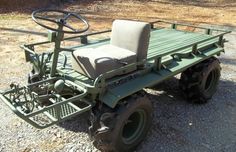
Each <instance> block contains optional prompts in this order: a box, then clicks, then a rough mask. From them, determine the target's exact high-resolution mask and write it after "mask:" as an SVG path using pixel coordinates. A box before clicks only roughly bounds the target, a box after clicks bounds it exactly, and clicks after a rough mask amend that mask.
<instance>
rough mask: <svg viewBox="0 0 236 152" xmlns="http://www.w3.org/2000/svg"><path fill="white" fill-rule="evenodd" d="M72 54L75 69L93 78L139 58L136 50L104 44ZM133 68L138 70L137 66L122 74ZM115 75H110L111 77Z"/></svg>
mask: <svg viewBox="0 0 236 152" xmlns="http://www.w3.org/2000/svg"><path fill="white" fill-rule="evenodd" d="M72 55H73V58H72V67H73V69H74V70H76V71H77V72H79V73H81V74H84V75H86V76H88V77H90V78H92V79H96V78H97V77H98V76H99V75H100V74H103V73H105V72H108V71H111V70H114V69H117V68H120V67H122V66H124V65H126V64H130V63H134V62H136V58H137V56H136V54H135V53H134V52H132V51H129V50H126V49H123V48H119V47H116V46H113V45H104V46H101V47H98V48H96V49H95V48H86V49H78V50H76V51H74V52H73V53H72ZM133 70H136V67H133V68H131V69H129V70H126V71H123V72H122V73H120V74H125V73H128V72H131V71H133ZM113 76H114V75H110V77H113Z"/></svg>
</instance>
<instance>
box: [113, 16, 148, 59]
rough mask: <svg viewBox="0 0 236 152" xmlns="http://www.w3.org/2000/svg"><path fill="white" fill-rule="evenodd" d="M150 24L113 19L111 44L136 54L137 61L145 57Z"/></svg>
mask: <svg viewBox="0 0 236 152" xmlns="http://www.w3.org/2000/svg"><path fill="white" fill-rule="evenodd" d="M150 31H151V25H150V24H149V23H146V22H138V21H130V20H115V21H114V22H113V26H112V34H111V45H115V46H117V47H120V48H124V49H127V50H130V51H132V52H134V53H136V54H137V62H139V61H141V60H143V59H146V58H147V51H148V45H149V38H150Z"/></svg>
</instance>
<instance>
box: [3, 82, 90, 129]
mask: <svg viewBox="0 0 236 152" xmlns="http://www.w3.org/2000/svg"><path fill="white" fill-rule="evenodd" d="M48 81H49V80H48ZM48 81H43V83H36V84H33V85H28V86H24V87H19V85H15V84H12V85H11V89H10V90H9V91H6V92H3V93H1V94H0V99H1V100H2V101H4V103H6V104H7V105H8V106H9V107H10V108H11V110H12V111H13V112H14V113H15V114H16V115H18V116H19V117H20V118H22V119H23V120H25V121H26V122H28V123H30V124H31V125H33V126H34V127H36V128H39V129H43V128H46V127H49V126H51V125H53V124H56V123H58V122H60V121H63V120H66V119H68V118H70V117H72V116H75V115H78V114H81V113H83V112H86V111H88V110H90V109H91V107H92V105H91V104H90V102H88V101H86V100H84V99H83V97H85V96H86V95H87V90H85V89H84V90H81V89H80V90H79V93H78V94H77V95H74V96H71V95H70V96H68V95H64V96H63V95H59V94H57V93H55V92H51V91H46V93H45V92H40V91H39V90H37V91H35V90H34V89H35V87H37V89H38V88H40V87H41V86H42V84H45V83H48ZM67 83H73V82H68V81H67ZM40 85H41V86H40ZM72 85H73V84H72ZM44 89H45V88H44Z"/></svg>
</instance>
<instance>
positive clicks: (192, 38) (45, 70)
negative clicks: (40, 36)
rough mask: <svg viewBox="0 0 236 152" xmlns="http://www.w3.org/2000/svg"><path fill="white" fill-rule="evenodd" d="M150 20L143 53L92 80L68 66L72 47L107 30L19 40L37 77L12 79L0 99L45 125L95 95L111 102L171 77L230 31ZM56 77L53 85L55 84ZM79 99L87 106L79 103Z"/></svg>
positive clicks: (208, 53)
mask: <svg viewBox="0 0 236 152" xmlns="http://www.w3.org/2000/svg"><path fill="white" fill-rule="evenodd" d="M161 22H164V23H167V24H169V28H160V27H158V24H159V23H161ZM150 24H151V25H152V26H151V27H152V28H153V29H152V32H151V38H150V43H149V49H148V55H147V59H146V60H143V61H141V62H138V63H132V64H129V65H126V66H123V67H121V68H119V69H114V70H112V71H109V72H106V73H104V74H102V75H100V76H99V77H98V78H96V79H95V80H93V79H90V78H88V77H86V76H84V75H82V74H80V73H78V72H76V71H74V70H73V69H72V67H71V57H72V56H71V53H72V52H73V51H74V50H78V49H81V48H90V47H91V48H92V47H98V46H101V45H105V44H109V39H107V38H103V39H102V38H100V39H98V40H93V41H91V40H90V39H89V38H90V37H91V36H102V35H103V34H104V33H105V34H106V33H109V32H111V30H106V31H101V32H96V33H90V34H84V35H78V36H73V37H68V38H63V36H64V33H62V32H59V33H56V34H55V33H54V32H52V33H49V41H45V42H39V43H34V44H29V45H23V46H21V48H23V49H24V51H25V56H26V61H27V62H31V63H32V64H33V65H34V67H35V69H36V71H38V73H39V75H40V79H41V80H40V81H39V82H35V83H33V84H29V85H27V86H25V87H19V86H17V85H12V87H11V89H10V90H8V91H5V92H1V93H0V99H1V100H2V101H3V102H4V103H6V104H7V105H8V106H9V107H10V108H11V110H12V111H13V112H14V113H16V114H17V115H18V116H19V117H21V118H22V119H24V120H25V121H27V122H28V123H30V124H32V125H33V126H35V127H37V128H46V127H48V126H51V125H53V124H55V123H58V122H60V121H63V120H66V119H68V118H70V117H72V116H75V115H78V114H81V113H83V112H85V111H88V110H90V109H91V108H92V107H93V106H94V105H95V104H96V102H97V101H101V102H102V103H104V104H106V105H108V106H109V107H111V108H114V107H116V105H117V104H118V103H119V101H120V100H122V99H123V98H125V97H127V96H129V95H131V94H133V93H135V92H137V91H140V90H142V89H143V88H145V87H149V86H152V85H155V84H157V83H160V82H162V81H164V80H165V79H168V78H170V77H173V76H175V75H177V74H179V73H181V72H183V71H184V70H186V69H187V68H189V67H191V66H193V65H195V64H197V63H199V62H201V61H203V60H206V59H208V58H210V57H212V56H215V55H219V54H220V53H221V52H223V51H224V48H223V46H224V42H225V40H224V38H223V36H224V35H225V34H227V33H230V31H224V30H218V29H209V28H204V27H196V26H192V25H187V24H179V23H171V22H166V21H156V22H152V23H150ZM180 26H189V27H193V28H199V29H203V30H205V32H204V33H194V32H189V31H181V30H179V29H178V27H180ZM59 28H62V27H59ZM215 31H217V32H220V34H218V35H213V34H212V33H213V32H215ZM78 38H79V39H80V40H81V44H80V45H78V46H68V47H65V48H62V47H61V45H60V44H61V41H70V40H77V39H78ZM50 43H55V48H54V51H53V53H44V54H41V55H39V54H37V53H35V50H34V48H35V46H38V45H42V44H50ZM51 56H53V57H51ZM139 65H144V66H140V67H141V68H138V70H136V71H134V72H131V73H129V74H126V75H119V76H116V77H113V78H109V79H107V78H108V77H109V75H111V74H112V75H113V74H114V73H115V74H121V73H122V71H124V70H127V69H129V68H131V67H133V66H139ZM55 83H56V85H54V84H55ZM40 87H45V88H44V89H45V90H47V91H48V92H51V93H50V94H47V93H43V94H40V93H38V92H37V89H36V90H35V88H40ZM66 88H67V89H66ZM68 88H69V90H72V91H73V92H74V93H75V94H74V93H73V95H72V96H70V97H67V98H65V97H64V95H65V94H63V92H64V91H65V90H68ZM66 93H70V92H66ZM66 95H67V94H66ZM70 95H71V94H70ZM43 99H48V100H49V101H50V105H46V106H42V105H41V102H42V101H44V100H43ZM80 103H83V104H85V105H86V106H83V107H80V106H79V104H80ZM30 105H31V106H32V107H30ZM42 120H43V121H42Z"/></svg>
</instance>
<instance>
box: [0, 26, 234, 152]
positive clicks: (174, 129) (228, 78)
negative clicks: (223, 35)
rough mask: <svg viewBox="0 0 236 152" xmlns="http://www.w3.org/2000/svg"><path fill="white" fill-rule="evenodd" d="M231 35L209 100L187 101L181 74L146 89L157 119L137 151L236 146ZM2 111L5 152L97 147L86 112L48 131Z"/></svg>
mask: <svg viewBox="0 0 236 152" xmlns="http://www.w3.org/2000/svg"><path fill="white" fill-rule="evenodd" d="M235 31H236V30H235ZM227 39H228V40H229V41H230V42H229V43H227V45H226V54H224V55H222V56H221V57H220V60H221V62H222V77H221V80H220V84H219V89H218V91H217V93H216V94H215V96H214V97H213V99H212V100H211V101H210V102H209V103H207V104H204V105H193V104H188V103H187V102H186V101H184V99H183V98H182V96H181V92H180V91H179V89H178V85H177V84H178V83H177V82H178V80H177V79H171V80H168V81H167V82H164V83H162V84H159V85H158V86H155V87H153V88H149V89H146V91H147V92H148V93H149V98H150V99H151V101H152V102H153V106H154V109H155V111H154V120H153V125H152V128H151V130H150V132H149V134H148V137H147V138H146V139H145V141H144V142H143V143H142V144H141V145H140V147H138V149H137V151H138V152H142V151H145V152H156V151H159V152H172V151H175V152H189V151H193V152H235V151H236V103H235V102H236V93H235V92H236V91H235V90H236V53H235V51H236V32H233V33H232V34H230V35H227ZM0 116H1V121H0V122H1V125H0V151H2V152H16V151H19V152H31V151H32V152H34V151H35V152H41V151H50V152H51V151H55V152H56V151H69V152H74V151H88V152H89V151H98V150H96V149H95V148H94V147H93V146H92V144H91V142H90V140H89V137H88V135H87V127H88V126H87V121H86V117H87V115H86V114H84V115H83V116H80V117H77V118H73V119H71V120H68V121H65V122H63V123H61V124H59V125H54V126H52V127H50V128H47V129H44V130H37V129H35V128H33V127H32V126H30V125H28V124H27V123H26V122H24V121H22V120H21V119H19V118H18V117H17V116H15V115H14V114H13V113H12V112H10V110H9V109H8V108H7V107H6V106H5V105H4V104H3V103H2V102H0Z"/></svg>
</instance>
